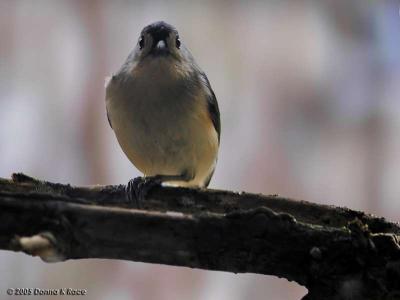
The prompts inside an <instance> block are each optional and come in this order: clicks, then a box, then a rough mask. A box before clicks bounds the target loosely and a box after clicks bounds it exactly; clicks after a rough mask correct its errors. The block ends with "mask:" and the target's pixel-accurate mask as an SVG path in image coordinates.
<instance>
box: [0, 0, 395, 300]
mask: <svg viewBox="0 0 400 300" xmlns="http://www.w3.org/2000/svg"><path fill="white" fill-rule="evenodd" d="M157 20H164V21H167V22H169V23H171V24H173V25H175V26H176V27H177V28H178V30H179V31H180V36H181V39H182V41H183V42H184V43H185V44H186V45H187V47H188V48H189V49H190V50H191V52H192V53H193V55H194V57H195V58H196V60H197V62H198V63H199V65H200V66H201V67H202V68H203V69H204V71H205V72H206V73H207V75H208V78H209V79H210V82H211V85H212V87H213V89H214V91H215V93H216V95H217V98H218V101H219V106H220V110H221V117H222V135H221V148H220V153H219V161H218V165H217V169H216V172H215V175H214V178H213V180H212V181H211V187H212V188H219V189H230V190H236V191H242V190H245V191H248V192H254V193H264V194H280V195H283V196H288V197H294V198H297V199H306V200H309V201H313V202H317V203H325V204H334V205H340V206H347V207H350V208H353V209H359V210H364V211H367V212H369V213H373V214H378V215H382V216H385V217H387V218H389V219H391V220H393V221H399V220H400V184H399V183H400V171H399V170H400V17H399V2H398V1H386V0H382V1H373V0H370V1H367V0H360V1H355V0H354V1H345V0H343V1H338V0H331V1H302V0H296V1H295V0H292V1H253V2H250V1H211V0H210V1H204V2H203V1H197V2H189V1H179V0H175V1H170V2H168V3H167V2H165V1H158V2H157V1H105V0H104V1H80V0H75V1H66V0H65V1H61V0H60V1H50V0H49V1H42V0H37V1H28V0H26V1H19V0H13V1H11V0H0V41H1V42H0V141H1V142H0V154H1V155H0V177H9V176H10V174H11V173H12V172H16V171H18V172H20V171H22V172H25V173H27V174H29V175H31V176H34V177H38V178H41V179H47V180H51V181H56V182H63V183H71V184H76V185H88V184H119V183H127V182H128V180H129V179H130V178H133V177H135V176H137V175H139V173H138V172H137V171H136V169H135V168H134V167H133V166H132V165H131V164H130V162H129V161H128V159H127V158H126V157H125V155H124V154H123V152H122V151H121V149H120V147H119V145H118V143H117V141H116V139H115V137H114V134H113V132H112V130H111V129H110V127H109V125H108V122H107V118H106V113H105V100H104V78H105V77H106V76H108V75H109V74H112V73H113V72H115V71H117V69H118V68H119V66H120V65H121V64H122V63H123V61H124V60H125V58H126V57H127V55H128V53H129V52H130V51H131V49H132V48H133V47H134V45H135V44H136V42H137V39H138V36H139V32H140V30H141V29H142V27H144V26H145V25H147V24H149V23H151V22H153V21H157ZM8 287H14V288H16V287H20V288H28V287H40V288H68V287H70V288H84V289H87V291H88V295H87V296H85V297H84V299H86V300H89V299H100V300H101V299H109V298H111V297H112V298H113V299H116V300H119V299H121V300H123V299H140V300H152V299H154V300H155V299H167V300H169V299H171V300H177V299H178V300H179V299H199V300H200V299H202V300H204V299H205V300H211V299H212V300H214V299H218V300H228V299H229V300H239V299H274V300H275V299H276V300H280V299H300V298H301V296H303V295H304V294H305V293H306V290H305V289H304V288H302V287H300V286H298V285H297V284H296V283H293V282H288V281H286V280H285V279H278V278H275V277H270V276H261V275H254V274H237V275H235V274H230V273H223V272H211V271H202V270H193V269H188V268H177V267H170V266H160V265H151V264H143V263H134V262H125V261H111V260H110V261H107V260H81V261H68V262H65V263H60V264H45V263H43V262H41V261H40V260H39V259H37V258H31V257H28V256H26V255H23V254H15V253H9V252H4V251H0V298H1V299H17V297H15V296H12V297H9V298H7V295H6V293H5V291H6V288H8ZM26 298H27V297H24V299H26ZM76 298H78V297H74V299H76ZM57 299H63V297H61V296H59V297H57Z"/></svg>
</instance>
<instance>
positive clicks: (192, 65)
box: [106, 22, 221, 188]
mask: <svg viewBox="0 0 400 300" xmlns="http://www.w3.org/2000/svg"><path fill="white" fill-rule="evenodd" d="M106 108H107V117H108V120H109V123H110V126H111V128H112V129H113V130H114V132H115V135H116V137H117V139H118V142H119V144H120V146H121V148H122V150H123V151H124V153H125V154H126V156H127V157H128V158H129V160H130V161H131V162H132V163H133V164H134V165H135V166H136V167H137V168H138V169H139V170H140V171H141V172H143V174H144V176H145V179H141V180H145V181H149V179H150V180H152V181H156V182H157V183H158V184H160V183H162V184H164V185H172V186H188V187H207V186H208V184H209V182H210V180H211V177H212V175H213V172H214V169H215V164H216V162H217V154H218V148H219V139H220V130H221V125H220V117H219V109H218V103H217V99H216V98H215V94H214V92H213V90H212V89H211V86H210V83H209V81H208V79H207V76H206V75H205V74H204V72H203V71H202V70H201V69H200V68H199V66H198V65H197V64H196V62H195V61H194V59H193V57H192V55H191V54H190V52H189V50H188V49H187V48H186V47H185V46H184V44H183V43H182V42H181V40H180V38H179V35H178V31H177V30H176V29H175V28H174V27H173V26H171V25H169V24H167V23H165V22H156V23H153V24H150V25H148V26H146V27H145V28H144V29H143V30H142V32H141V34H140V37H139V40H138V43H137V45H136V47H135V48H134V49H133V51H132V52H131V53H130V54H129V56H128V58H127V60H126V61H125V63H124V64H123V65H122V67H121V68H120V70H119V71H118V72H117V73H116V74H115V75H114V76H112V77H111V78H110V79H109V81H108V83H107V84H106ZM135 180H136V179H135ZM130 184H131V185H133V186H134V188H137V182H136V183H134V182H133V181H130ZM135 184H136V186H135ZM128 186H129V184H128Z"/></svg>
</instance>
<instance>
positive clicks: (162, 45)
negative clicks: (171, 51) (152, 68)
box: [156, 40, 167, 51]
mask: <svg viewBox="0 0 400 300" xmlns="http://www.w3.org/2000/svg"><path fill="white" fill-rule="evenodd" d="M156 49H157V50H158V51H164V50H166V49H167V45H166V44H165V41H164V40H159V41H158V43H157V45H156Z"/></svg>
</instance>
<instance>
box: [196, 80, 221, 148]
mask: <svg viewBox="0 0 400 300" xmlns="http://www.w3.org/2000/svg"><path fill="white" fill-rule="evenodd" d="M201 75H202V77H203V78H204V80H205V83H206V86H207V88H208V89H209V91H210V94H211V95H210V96H209V97H207V104H208V112H209V114H210V117H211V120H212V122H213V125H214V128H215V130H216V131H217V134H218V143H219V140H220V136H221V120H220V116H219V107H218V102H217V97H215V94H214V91H213V90H212V88H211V85H210V82H209V81H208V78H207V76H206V74H204V73H202V74H201Z"/></svg>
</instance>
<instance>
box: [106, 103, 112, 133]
mask: <svg viewBox="0 0 400 300" xmlns="http://www.w3.org/2000/svg"><path fill="white" fill-rule="evenodd" d="M106 112H107V120H108V124H110V127H111V129H113V128H112V125H111V121H110V116H109V115H108V110H107V108H106Z"/></svg>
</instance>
